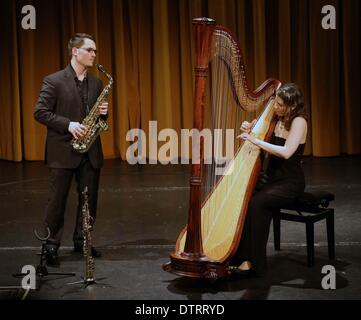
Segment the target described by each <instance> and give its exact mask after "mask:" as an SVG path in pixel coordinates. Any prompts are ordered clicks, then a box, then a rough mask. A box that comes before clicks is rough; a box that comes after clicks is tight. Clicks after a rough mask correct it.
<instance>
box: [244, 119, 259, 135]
mask: <svg viewBox="0 0 361 320" xmlns="http://www.w3.org/2000/svg"><path fill="white" fill-rule="evenodd" d="M256 121H257V119H254V120H253V121H252V122H248V121H243V122H242V125H241V128H240V129H241V131H243V132H246V133H250V132H251V129H252V127H253V126H254V124H255V123H256Z"/></svg>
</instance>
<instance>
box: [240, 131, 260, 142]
mask: <svg viewBox="0 0 361 320" xmlns="http://www.w3.org/2000/svg"><path fill="white" fill-rule="evenodd" d="M238 138H241V139H243V140H245V141H249V142H252V143H254V144H256V138H255V137H254V136H251V135H250V134H249V133H247V132H243V133H241V134H240V135H239V136H238Z"/></svg>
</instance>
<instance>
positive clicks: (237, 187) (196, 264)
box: [163, 18, 281, 279]
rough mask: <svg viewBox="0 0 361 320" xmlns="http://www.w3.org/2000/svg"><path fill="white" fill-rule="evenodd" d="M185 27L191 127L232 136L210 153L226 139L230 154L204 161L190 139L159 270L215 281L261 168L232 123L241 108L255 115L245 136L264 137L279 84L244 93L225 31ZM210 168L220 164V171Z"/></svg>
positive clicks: (210, 24)
mask: <svg viewBox="0 0 361 320" xmlns="http://www.w3.org/2000/svg"><path fill="white" fill-rule="evenodd" d="M193 28H194V35H195V44H196V66H195V92H194V110H193V112H194V115H193V117H194V118H193V128H195V129H197V130H199V131H201V130H203V129H204V128H210V130H211V131H212V132H215V130H216V129H221V130H225V129H233V130H234V131H233V132H234V133H235V134H233V138H232V139H233V140H231V141H228V140H225V138H224V136H221V137H218V138H217V139H218V143H217V141H215V143H213V148H212V155H214V154H217V153H216V152H218V151H219V150H217V149H219V146H220V145H221V146H222V143H223V145H224V144H225V143H227V144H228V145H229V144H231V145H232V144H233V151H234V152H233V153H234V157H233V158H232V159H230V160H229V161H223V162H222V161H221V162H219V161H218V162H217V161H212V163H211V164H209V163H208V164H206V163H205V157H204V156H203V151H204V148H205V143H204V139H199V140H198V142H197V141H194V139H193V141H192V144H193V149H192V150H199V153H198V154H199V161H198V162H199V163H194V161H192V166H191V178H190V200H189V212H188V223H187V225H186V226H185V228H184V229H183V230H182V231H181V233H180V235H179V236H178V239H177V242H176V247H175V250H174V252H172V253H171V254H170V261H169V262H168V263H166V264H164V265H163V269H164V270H165V271H168V272H172V273H175V274H177V275H181V276H188V277H193V278H208V279H217V278H221V277H225V276H227V275H228V265H229V261H230V260H231V258H232V257H233V255H234V254H235V252H236V250H237V247H238V243H239V241H240V237H241V233H242V230H243V225H244V221H245V216H246V212H247V206H248V202H249V200H250V198H251V196H252V193H253V190H254V187H255V185H256V181H257V178H258V175H259V172H260V169H261V159H260V149H259V148H258V147H257V146H255V145H253V144H252V143H250V142H248V141H246V142H241V141H240V139H237V138H236V136H237V133H238V132H239V131H238V130H239V128H240V122H241V120H242V116H243V117H245V115H244V114H245V113H246V112H253V113H256V112H260V113H259V116H258V119H257V122H256V124H255V125H254V127H253V128H252V131H251V134H253V135H255V136H257V138H259V139H263V140H266V141H267V140H269V139H270V137H271V133H272V131H273V128H274V123H275V121H274V113H273V102H274V94H275V91H276V89H277V88H279V86H280V84H281V83H280V82H279V81H278V80H275V79H269V80H267V81H265V82H264V83H263V84H262V85H261V86H260V87H259V88H257V89H256V90H255V91H251V90H249V89H248V85H247V79H246V75H245V68H244V64H243V60H242V56H241V52H240V48H239V45H238V44H237V42H236V40H235V39H234V37H233V36H232V35H231V33H230V32H229V31H228V30H227V29H225V28H223V27H221V26H216V23H215V21H214V20H213V19H209V18H196V19H193ZM207 97H209V98H207ZM208 102H209V103H208ZM208 105H209V106H210V107H209V108H207V106H208ZM213 138H214V137H213ZM214 140H215V139H213V141H214ZM221 149H222V148H221ZM220 154H221V155H223V153H222V151H221V152H220ZM213 158H214V157H213ZM220 158H222V157H220ZM225 158H226V157H225ZM217 169H222V172H223V174H222V175H220V174H219V173H217ZM218 171H219V170H218ZM216 173H217V174H216Z"/></svg>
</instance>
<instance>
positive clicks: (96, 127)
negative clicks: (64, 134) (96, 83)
mask: <svg viewBox="0 0 361 320" xmlns="http://www.w3.org/2000/svg"><path fill="white" fill-rule="evenodd" d="M96 66H97V68H98V69H99V70H100V71H101V72H103V73H104V74H105V75H106V77H107V78H108V79H109V83H108V84H107V85H106V86H105V87H104V89H103V91H102V92H101V94H100V95H99V97H98V99H97V101H96V102H95V104H94V106H93V107H92V109H91V110H90V112H89V114H88V115H87V116H86V117H85V118H84V120H83V122H82V123H81V124H82V125H84V126H86V127H87V128H88V131H87V133H86V134H85V135H84V136H83V137H82V138H77V139H75V138H73V139H72V140H71V142H70V143H71V145H72V146H73V148H74V150H76V151H78V152H80V153H84V152H87V151H88V150H89V148H90V147H91V145H92V144H93V142H94V141H95V139H96V138H97V137H98V135H99V134H100V133H101V132H103V131H107V130H108V124H107V123H106V122H105V121H104V120H103V119H102V118H101V117H100V114H99V109H98V107H99V105H100V104H102V103H103V102H104V101H105V100H106V98H107V96H108V95H109V92H110V90H111V89H112V86H113V78H112V77H111V75H110V74H109V73H107V72H106V71H105V70H104V68H103V66H102V65H101V64H97V65H96Z"/></svg>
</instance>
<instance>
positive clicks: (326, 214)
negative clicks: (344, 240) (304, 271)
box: [273, 191, 335, 267]
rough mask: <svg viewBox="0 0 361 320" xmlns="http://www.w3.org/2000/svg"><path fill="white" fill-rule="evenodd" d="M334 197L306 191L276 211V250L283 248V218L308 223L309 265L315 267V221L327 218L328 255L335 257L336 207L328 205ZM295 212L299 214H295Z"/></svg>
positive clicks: (274, 217)
mask: <svg viewBox="0 0 361 320" xmlns="http://www.w3.org/2000/svg"><path fill="white" fill-rule="evenodd" d="M334 199H335V196H334V195H333V194H332V193H329V192H324V191H317V192H316V191H315V192H304V193H303V195H302V196H300V197H299V198H298V199H297V200H296V201H295V202H294V203H293V204H292V205H291V206H289V207H285V208H281V209H280V210H279V211H276V212H274V213H273V231H274V247H275V250H281V248H280V242H281V241H280V240H281V220H287V221H296V222H303V223H305V224H306V239H307V261H308V266H309V267H313V266H314V264H315V262H314V255H315V252H314V223H315V222H317V221H320V220H323V219H326V225H327V241H328V256H329V258H330V260H333V259H335V226H334V223H335V217H334V209H333V208H329V207H328V205H329V203H330V202H331V201H333V200H334ZM285 211H288V212H285ZM290 211H291V212H290ZM292 211H293V213H292ZM295 212H296V213H297V214H295Z"/></svg>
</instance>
